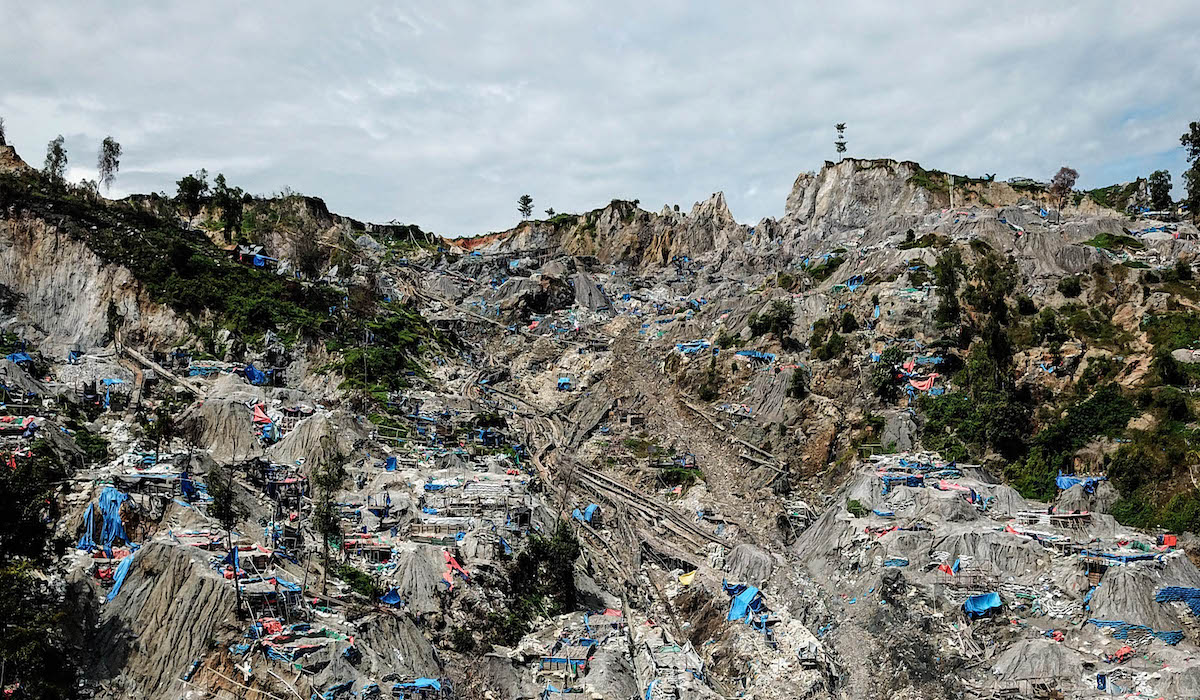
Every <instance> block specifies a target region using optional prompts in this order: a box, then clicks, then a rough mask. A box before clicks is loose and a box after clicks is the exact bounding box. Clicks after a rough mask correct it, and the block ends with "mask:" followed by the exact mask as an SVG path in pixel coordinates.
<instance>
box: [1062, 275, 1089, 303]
mask: <svg viewBox="0 0 1200 700" xmlns="http://www.w3.org/2000/svg"><path fill="white" fill-rule="evenodd" d="M1058 291H1059V293H1061V294H1062V295H1063V296H1064V297H1066V298H1068V299H1074V298H1075V297H1077V296H1079V295H1080V294H1082V293H1083V285H1082V284H1081V283H1080V281H1079V278H1078V277H1073V276H1072V277H1063V278H1062V279H1060V280H1059V281H1058Z"/></svg>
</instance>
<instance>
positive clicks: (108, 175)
mask: <svg viewBox="0 0 1200 700" xmlns="http://www.w3.org/2000/svg"><path fill="white" fill-rule="evenodd" d="M120 169H121V144H119V143H117V142H116V140H115V139H113V137H111V136H105V137H104V141H103V142H102V143H101V144H100V155H99V156H98V157H97V158H96V170H97V171H98V172H99V173H100V185H101V186H102V187H104V191H105V192H107V191H108V190H109V189H111V188H112V184H113V181H114V180H116V179H117V171H118V170H120Z"/></svg>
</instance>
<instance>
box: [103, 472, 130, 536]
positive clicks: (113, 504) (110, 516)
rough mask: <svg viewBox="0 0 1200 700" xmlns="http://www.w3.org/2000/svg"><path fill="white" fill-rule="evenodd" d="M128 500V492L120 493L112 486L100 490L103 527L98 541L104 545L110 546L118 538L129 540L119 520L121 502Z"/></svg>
mask: <svg viewBox="0 0 1200 700" xmlns="http://www.w3.org/2000/svg"><path fill="white" fill-rule="evenodd" d="M128 500H129V494H126V493H121V492H120V491H118V490H116V489H115V488H113V487H112V486H106V487H105V488H104V490H103V491H101V492H100V512H101V513H102V514H103V515H104V529H103V530H102V531H101V533H100V541H101V542H103V543H104V545H105V546H106V547H111V546H112V543H113V542H115V541H116V540H117V539H118V538H119V539H121V540H123V541H125V542H128V541H129V535H128V534H126V533H125V525H124V523H122V522H121V504H122V503H124V502H125V501H128Z"/></svg>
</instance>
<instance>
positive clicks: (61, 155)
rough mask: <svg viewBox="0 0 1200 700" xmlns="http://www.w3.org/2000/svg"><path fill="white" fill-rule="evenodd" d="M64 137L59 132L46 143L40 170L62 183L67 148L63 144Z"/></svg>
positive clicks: (64, 173) (64, 175)
mask: <svg viewBox="0 0 1200 700" xmlns="http://www.w3.org/2000/svg"><path fill="white" fill-rule="evenodd" d="M64 143H66V139H64V138H63V137H62V134H59V135H58V136H57V137H56V138H55V139H54V140H52V141H51V142H50V143H48V144H46V163H45V165H44V166H43V167H42V172H44V173H46V176H47V177H49V178H50V180H51V181H53V182H55V183H62V181H63V180H64V179H65V178H66V176H67V149H66V148H65V147H64V146H63V144H64Z"/></svg>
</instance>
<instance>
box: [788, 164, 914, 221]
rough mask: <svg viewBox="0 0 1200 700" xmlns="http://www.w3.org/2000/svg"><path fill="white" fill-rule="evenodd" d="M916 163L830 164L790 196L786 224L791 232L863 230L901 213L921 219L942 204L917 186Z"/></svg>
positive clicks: (801, 182) (795, 186)
mask: <svg viewBox="0 0 1200 700" xmlns="http://www.w3.org/2000/svg"><path fill="white" fill-rule="evenodd" d="M917 172H918V167H917V165H916V164H915V163H908V162H904V163H898V162H896V161H893V160H858V159H854V158H847V159H846V160H843V161H841V162H840V163H837V164H833V163H826V164H825V167H824V168H822V169H821V172H819V173H816V174H812V173H803V174H801V175H800V176H799V177H797V178H796V182H795V184H793V185H792V191H791V193H790V194H788V198H787V205H786V213H785V215H784V222H785V223H786V224H790V228H792V229H793V230H795V229H796V228H797V227H801V226H809V227H812V228H820V229H825V230H844V229H851V228H863V227H866V226H868V225H871V224H878V223H882V221H883V220H885V219H886V218H888V217H891V216H896V215H905V214H911V215H921V214H924V213H926V212H927V211H929V210H930V209H932V208H934V207H935V206H937V203H936V202H935V200H934V198H933V195H932V193H931V192H930V191H929V190H927V189H925V188H923V187H920V186H919V185H916V184H914V183H912V182H911V178H912V177H913V175H915V174H917Z"/></svg>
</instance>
